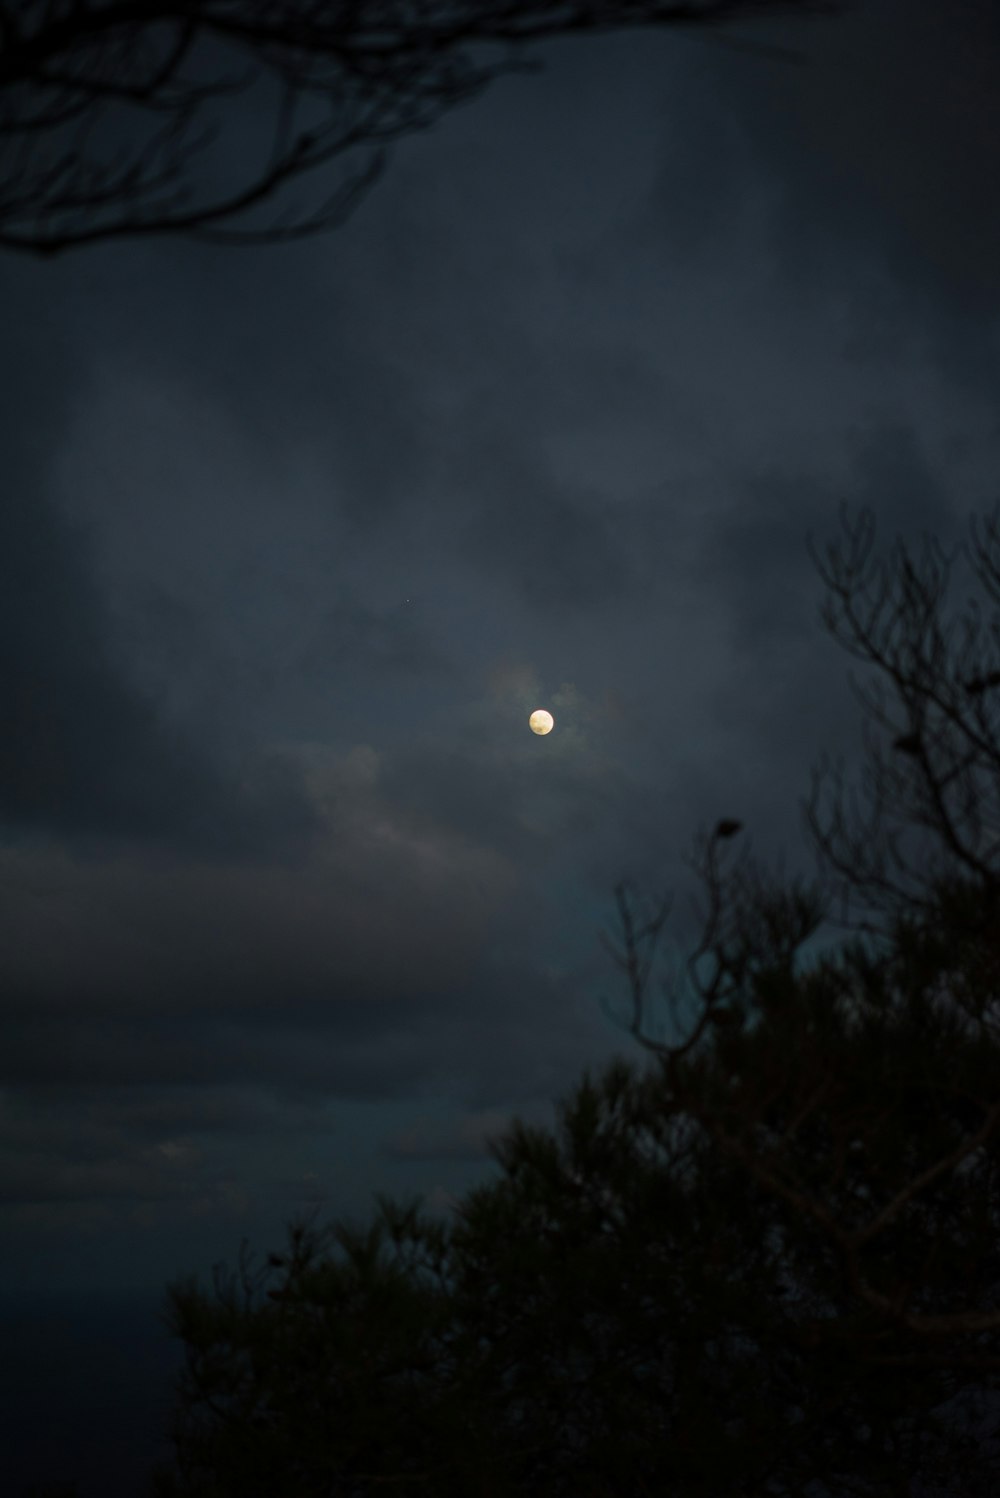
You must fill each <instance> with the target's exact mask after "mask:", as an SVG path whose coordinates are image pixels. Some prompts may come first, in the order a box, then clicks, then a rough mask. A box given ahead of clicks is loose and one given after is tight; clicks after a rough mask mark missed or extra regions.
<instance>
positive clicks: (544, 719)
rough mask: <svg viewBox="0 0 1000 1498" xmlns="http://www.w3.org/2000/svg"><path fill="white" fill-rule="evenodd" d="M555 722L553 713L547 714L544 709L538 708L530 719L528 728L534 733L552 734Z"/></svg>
mask: <svg viewBox="0 0 1000 1498" xmlns="http://www.w3.org/2000/svg"><path fill="white" fill-rule="evenodd" d="M555 722H556V720H555V718H553V716H552V714H551V713H548V712H546V711H545V709H544V707H536V708H535V711H534V712H533V713H532V715H531V717H530V718H529V719H528V727H529V728H530V729H531V731H532V733H551V732H552V730H553V728H554V727H555Z"/></svg>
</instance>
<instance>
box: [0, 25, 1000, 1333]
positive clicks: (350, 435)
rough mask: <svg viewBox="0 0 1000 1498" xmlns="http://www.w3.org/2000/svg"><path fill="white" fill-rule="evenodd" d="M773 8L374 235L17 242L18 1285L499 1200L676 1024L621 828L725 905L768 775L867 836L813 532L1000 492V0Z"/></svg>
mask: <svg viewBox="0 0 1000 1498" xmlns="http://www.w3.org/2000/svg"><path fill="white" fill-rule="evenodd" d="M743 34H745V35H748V34H750V32H749V29H745V30H744V33H743ZM756 34H758V35H762V36H763V35H765V34H766V35H768V36H774V37H782V38H783V39H784V40H786V41H788V42H790V43H794V45H796V46H797V47H798V48H799V49H800V50H801V52H802V53H803V54H804V57H805V61H804V62H803V63H801V64H799V65H795V64H792V63H788V62H782V61H777V60H772V59H768V58H764V57H761V56H754V55H751V54H748V53H746V52H742V51H736V50H729V49H726V48H724V47H722V46H720V45H719V44H718V43H715V42H712V41H710V40H708V39H707V38H706V37H704V36H701V37H698V36H695V35H693V34H685V35H681V34H680V33H679V32H676V31H670V30H669V29H668V30H664V31H662V32H659V33H654V32H647V33H641V34H633V35H631V36H614V37H608V38H600V39H591V38H588V39H580V40H574V41H565V42H560V43H556V44H552V45H549V46H547V47H545V48H543V49H541V50H540V52H539V54H538V55H539V56H541V57H543V58H544V59H545V69H544V71H543V72H541V73H539V74H534V75H527V76H520V77H515V78H508V79H505V80H501V81H499V82H498V83H497V84H496V85H495V86H494V87H493V88H492V89H491V90H490V91H489V92H488V93H487V94H486V95H484V96H483V97H481V98H480V99H479V100H477V101H475V102H473V103H471V104H469V105H467V106H465V107H463V108H461V109H458V110H456V111H455V112H453V113H452V114H450V115H449V116H448V117H447V118H446V119H445V120H444V121H443V122H442V123H441V124H440V125H439V126H437V127H436V128H435V129H433V130H432V131H429V132H427V133H424V134H421V135H420V136H417V137H412V138H410V139H407V140H405V141H404V142H402V143H401V144H400V145H399V146H398V147H397V148H396V149H395V151H394V154H393V157H392V161H391V164H390V167H389V169H388V171H387V173H386V175H385V176H384V178H383V179H382V180H381V181H380V182H379V183H378V184H377V185H376V186H375V188H374V189H373V191H372V193H371V195H370V197H369V198H367V199H366V200H365V202H364V203H363V205H362V206H361V207H360V208H359V210H358V211H357V213H356V215H355V216H354V217H353V219H352V220H351V221H350V222H349V223H348V224H347V225H346V226H345V227H344V228H341V229H339V230H337V231H336V232H333V233H330V234H327V235H324V236H321V237H318V238H314V239H308V240H304V241H301V242H298V243H291V244H285V245H277V246H271V247H264V248H247V249H234V248H219V247H212V246H207V245H198V244H192V243H189V242H185V241H182V240H178V239H169V240H168V239H150V240H147V241H128V240H126V241H123V242H119V243H112V244H106V245H97V246H94V247H90V248H87V249H84V250H80V251H74V252H71V253H70V254H68V255H67V256H65V257H64V258H60V259H57V260H54V261H49V262H43V261H38V260H32V259H28V258H25V257H19V256H15V255H13V254H11V253H7V254H6V255H4V256H3V257H2V259H0V305H2V327H3V348H4V354H5V357H4V359H3V366H2V376H0V378H2V380H3V389H2V402H0V442H2V451H3V455H4V462H3V480H4V482H3V485H2V490H0V573H2V586H0V651H2V657H0V660H2V664H0V703H2V708H0V711H2V715H3V722H4V730H3V745H2V762H0V818H2V829H3V840H2V846H0V889H2V900H0V923H2V932H3V941H2V950H0V964H2V970H0V980H2V981H0V992H2V995H3V997H2V1006H0V1057H2V1074H0V1082H2V1090H0V1109H2V1112H0V1119H2V1129H0V1213H2V1217H0V1283H2V1284H3V1286H4V1287H5V1292H6V1293H7V1294H9V1295H22V1294H24V1295H26V1294H28V1293H29V1292H30V1293H35V1292H42V1291H45V1292H55V1291H59V1292H67V1293H69V1292H72V1293H73V1295H74V1296H76V1297H77V1300H78V1301H79V1300H80V1297H81V1296H83V1295H85V1294H88V1295H89V1294H96V1293H97V1292H111V1291H114V1292H116V1293H117V1292H124V1291H129V1292H135V1293H136V1294H137V1295H141V1296H145V1297H146V1300H147V1302H148V1303H149V1304H151V1305H153V1306H154V1307H155V1305H156V1304H157V1302H158V1300H159V1297H160V1296H161V1294H162V1290H163V1287H164V1284H165V1283H166V1281H167V1280H168V1279H173V1278H175V1277H177V1276H179V1275H182V1274H188V1273H198V1274H199V1276H200V1277H201V1279H202V1282H203V1283H206V1282H207V1283H210V1270H211V1265H212V1264H213V1262H215V1261H218V1260H220V1259H224V1260H226V1261H227V1262H228V1263H229V1264H230V1265H234V1264H235V1262H236V1259H237V1254H238V1250H239V1244H240V1240H241V1239H242V1238H244V1237H246V1238H248V1239H249V1240H250V1244H251V1247H252V1248H253V1249H254V1250H255V1251H256V1253H257V1255H258V1258H259V1257H260V1256H262V1255H264V1254H266V1252H267V1251H268V1250H269V1249H273V1248H279V1247H281V1246H282V1245H283V1243H284V1241H285V1236H286V1225H287V1223H288V1222H289V1221H290V1220H291V1219H292V1218H293V1217H294V1216H296V1215H297V1214H301V1213H302V1212H303V1211H308V1210H310V1209H311V1208H312V1207H313V1206H318V1209H319V1212H320V1219H321V1220H323V1221H326V1220H330V1219H334V1218H340V1217H350V1218H351V1219H353V1220H355V1221H367V1220H369V1218H370V1216H371V1213H372V1211H373V1209H374V1203H373V1193H374V1192H376V1191H379V1192H387V1193H388V1194H390V1195H393V1196H396V1197H397V1198H404V1199H405V1198H409V1197H411V1196H412V1195H414V1194H416V1193H421V1194H422V1195H423V1196H424V1197H425V1200H426V1203H427V1205H428V1207H429V1208H430V1209H432V1210H434V1211H436V1212H440V1213H445V1212H447V1210H448V1206H449V1202H450V1201H451V1200H452V1199H453V1198H454V1196H457V1195H459V1194H461V1192H462V1191H463V1190H465V1189H466V1188H467V1187H469V1186H471V1185H473V1184H476V1183H478V1182H479V1181H482V1180H485V1179H488V1178H492V1177H493V1176H494V1175H496V1174H497V1173H498V1170H499V1167H498V1166H496V1165H495V1164H494V1163H493V1161H492V1160H491V1158H490V1157H489V1155H488V1153H487V1151H486V1145H485V1138H486V1136H487V1135H489V1134H491V1133H494V1134H495V1133H498V1132H501V1131H502V1130H503V1128H504V1126H505V1125H506V1124H507V1123H508V1122H509V1121H510V1120H511V1119H512V1118H513V1117H514V1116H515V1115H517V1116H520V1117H522V1118H524V1119H525V1120H528V1121H531V1122H550V1121H552V1120H553V1119H554V1117H555V1112H554V1106H553V1105H554V1102H555V1100H556V1099H558V1098H559V1097H561V1096H564V1095H565V1094H566V1093H567V1092H568V1091H570V1090H571V1089H572V1088H573V1086H574V1084H575V1083H576V1082H577V1081H578V1080H579V1079H580V1077H581V1074H582V1071H583V1068H584V1067H585V1066H588V1065H589V1066H600V1065H601V1064H603V1063H604V1062H605V1061H607V1060H609V1059H610V1058H611V1057H612V1055H614V1054H616V1053H618V1054H624V1055H627V1056H629V1057H630V1058H631V1059H633V1060H634V1061H635V1062H636V1064H637V1065H645V1064H647V1062H646V1058H645V1053H644V1052H643V1051H642V1050H641V1049H640V1048H639V1047H638V1046H637V1045H636V1044H635V1043H634V1042H633V1041H632V1040H631V1039H630V1038H629V1037H628V1035H627V1034H625V1033H624V1031H623V1030H622V1029H621V1028H616V1026H615V1024H614V1023H613V1022H612V1020H611V1019H610V1018H609V1017H608V1015H607V1013H605V1011H604V1009H603V1008H602V1006H601V999H602V997H604V998H605V999H606V1000H607V1001H608V1004H609V1006H610V1007H611V1008H614V1007H616V1000H617V1007H618V1008H619V1010H620V1011H621V1012H622V1013H623V1014H624V1012H625V1009H626V1005H625V997H626V995H625V990H624V987H623V981H622V979H621V977H620V975H618V974H616V971H615V968H614V965H613V963H612V961H611V959H610V957H609V956H608V955H607V953H606V951H605V950H604V948H603V947H602V946H601V944H600V940H599V937H600V932H601V930H602V929H607V928H609V927H611V926H612V925H613V919H614V900H613V888H614V885H615V883H616V882H617V881H618V880H619V879H621V878H622V877H626V876H627V877H630V878H633V879H635V880H637V881H638V882H639V883H640V884H641V886H642V887H643V888H645V889H646V890H647V891H648V892H649V893H650V894H657V893H660V894H664V893H667V892H673V894H674V896H675V904H674V918H673V920H672V922H671V925H670V932H671V935H672V938H673V940H674V941H675V942H676V943H677V944H678V947H679V948H680V949H683V947H684V944H685V938H686V936H689V935H690V933H691V931H692V929H693V928H692V926H691V918H690V915H689V906H690V898H691V896H692V895H696V894H697V892H698V886H697V883H696V881H695V880H694V878H693V876H692V874H691V873H690V872H689V871H688V869H687V868H686V866H685V863H684V859H685V857H686V856H688V855H690V853H691V850H692V846H693V840H694V838H695V835H696V834H697V832H698V831H699V829H705V828H707V827H710V826H711V825H712V824H713V822H714V821H715V820H716V819H717V818H718V817H720V816H735V817H739V818H740V819H742V821H743V822H744V823H745V826H746V829H747V832H746V834H745V835H746V836H749V838H750V840H751V847H752V850H753V852H754V853H755V854H758V855H760V856H761V858H763V859H764V860H765V861H773V859H774V858H775V857H776V855H777V854H778V853H779V852H780V851H781V850H782V849H783V850H784V852H785V858H786V869H787V870H788V871H793V870H795V869H798V868H801V869H803V870H804V871H807V872H809V871H811V870H812V869H813V866H814V865H813V859H812V855H811V853H810V852H809V850H808V848H807V846H806V844H805V842H804V839H803V835H802V830H801V821H800V815H801V814H800V802H801V799H802V797H804V796H805V795H806V794H807V793H808V790H809V779H810V771H811V769H812V767H813V765H814V764H816V762H817V760H818V758H819V756H820V754H821V752H822V751H824V750H829V751H832V752H834V753H837V752H841V753H843V754H844V755H845V756H846V757H847V762H848V766H849V767H850V766H855V767H857V768H859V769H860V765H861V762H862V761H861V740H860V724H861V721H862V714H861V711H860V709H859V707H858V705H857V703H856V699H855V698H854V696H853V695H852V693H851V689H850V686H849V673H850V670H851V665H852V663H851V661H850V660H849V658H848V657H847V656H846V655H845V653H844V652H843V651H842V650H840V649H839V648H838V647H837V646H836V645H834V644H833V643H832V642H831V641H830V640H829V638H828V637H827V635H826V634H825V633H824V631H823V628H822V625H821V624H820V622H819V609H820V606H821V604H822V601H823V597H824V589H823V585H822V583H821V580H820V578H819V576H818V574H817V572H816V569H815V566H814V564H813V562H812V560H811V559H810V557H809V554H808V550H807V545H806V540H807V536H809V535H810V534H811V535H812V536H813V537H814V538H815V539H816V540H817V541H818V542H820V543H823V542H825V541H827V540H834V539H836V538H837V536H838V534H840V532H839V526H838V519H837V514H838V506H839V505H840V504H841V502H842V501H846V502H847V503H848V504H849V506H850V507H851V512H852V513H857V510H858V509H859V508H860V507H861V506H868V507H870V509H871V510H872V512H873V514H874V516H875V519H876V523H877V527H878V536H879V541H880V544H882V545H883V546H888V544H889V543H891V541H892V540H893V538H894V537H895V536H896V535H897V534H901V535H903V536H905V537H907V538H908V539H915V538H917V537H918V536H919V535H920V534H921V533H922V532H924V531H930V532H931V533H932V534H934V535H935V536H937V537H939V538H940V539H941V540H942V541H943V542H944V543H946V544H954V543H955V542H956V541H958V540H960V539H961V538H962V537H963V536H965V535H967V533H968V526H967V522H968V517H969V515H970V514H972V513H976V514H982V513H985V512H987V511H989V510H991V509H992V507H993V506H994V505H995V504H996V503H997V500H998V499H1000V487H998V484H997V472H998V459H1000V416H998V407H997V399H996V396H997V389H998V376H1000V339H998V332H1000V318H998V312H1000V195H998V193H997V191H996V178H997V160H998V150H1000V87H998V83H1000V79H998V62H1000V14H998V12H997V9H996V7H995V6H994V5H993V4H992V3H990V0H979V3H973V0H964V3H956V4H953V5H950V6H942V5H940V4H935V3H931V0H924V3H919V4H918V3H914V0H872V3H868V4H864V3H859V4H857V5H856V6H855V9H854V14H852V15H850V16H848V17H844V18H838V19H832V20H813V21H809V22H807V23H804V24H801V25H798V26H791V25H785V26H778V25H770V26H768V27H767V28H758V29H757V33H756ZM237 124H238V127H239V121H238V122H237ZM240 128H245V130H246V132H247V139H249V138H250V137H251V136H252V135H253V133H254V132H255V131H258V132H259V130H260V128H261V127H260V121H259V120H257V119H251V118H250V117H249V115H246V116H245V118H244V120H243V123H242V127H240ZM237 139H238V137H237ZM308 191H309V190H308V189H300V190H299V194H300V196H302V195H306V196H308ZM962 601H963V600H962V597H961V595H960V594H956V605H958V604H960V603H961V602H962ZM855 669H857V668H855ZM535 707H545V708H548V709H549V710H550V711H551V712H552V713H553V715H554V717H555V729H554V731H553V733H552V734H551V735H549V736H548V737H545V738H540V737H536V736H535V735H534V734H532V733H531V732H530V731H529V728H528V715H529V713H530V712H531V710H532V709H533V708H535Z"/></svg>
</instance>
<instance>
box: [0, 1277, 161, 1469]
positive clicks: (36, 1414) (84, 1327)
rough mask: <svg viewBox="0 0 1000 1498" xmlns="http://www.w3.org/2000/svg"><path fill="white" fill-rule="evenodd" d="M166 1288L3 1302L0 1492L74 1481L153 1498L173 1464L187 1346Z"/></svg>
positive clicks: (1, 1299)
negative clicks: (167, 1306)
mask: <svg viewBox="0 0 1000 1498" xmlns="http://www.w3.org/2000/svg"><path fill="white" fill-rule="evenodd" d="M162 1293H163V1292H162V1290H157V1291H155V1292H148V1293H145V1294H142V1293H138V1292H132V1293H130V1294H125V1293H121V1294H107V1293H94V1294H88V1295H83V1294H80V1293H79V1292H76V1293H68V1292H67V1293H62V1294H57V1293H51V1294H46V1295H44V1296H42V1295H37V1294H35V1295H28V1294H24V1295H21V1296H18V1297H17V1298H13V1297H10V1296H2V1297H0V1491H2V1493H3V1495H4V1498H24V1493H25V1491H26V1489H27V1487H28V1485H29V1484H30V1483H42V1482H70V1481H75V1482H76V1483H77V1485H78V1491H79V1495H80V1498H146V1494H147V1492H148V1481H149V1474H150V1471H151V1469H152V1466H153V1464H154V1462H156V1461H158V1460H161V1459H169V1456H170V1451H171V1448H170V1445H169V1443H168V1442H167V1440H166V1437H165V1433H164V1432H165V1428H166V1424H167V1421H168V1419H169V1415H170V1410H171V1407H172V1402H173V1401H172V1395H171V1381H172V1379H173V1377H174V1375H175V1374H176V1373H177V1372H178V1371H179V1370H180V1368H181V1367H182V1366H183V1363H184V1348H183V1345H182V1344H181V1342H180V1341H178V1340H176V1339H175V1338H172V1337H171V1336H170V1335H169V1334H168V1332H167V1330H166V1328H165V1327H164V1326H162V1325H161V1324H160V1322H159V1321H158V1319H157V1318H158V1315H159V1312H160V1310H161V1305H162Z"/></svg>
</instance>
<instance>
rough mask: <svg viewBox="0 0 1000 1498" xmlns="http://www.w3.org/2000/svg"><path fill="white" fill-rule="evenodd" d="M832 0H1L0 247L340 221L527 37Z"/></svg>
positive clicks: (282, 233) (275, 232)
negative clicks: (303, 182) (231, 128)
mask: <svg viewBox="0 0 1000 1498" xmlns="http://www.w3.org/2000/svg"><path fill="white" fill-rule="evenodd" d="M843 8H844V7H843V6H842V5H840V4H836V3H833V0H326V3H317V0H141V3H136V0H0V245H4V246H6V247H7V248H8V249H12V250H20V251H26V252H29V253H32V254H36V255H54V254H57V253H60V252H61V251H65V250H67V249H71V248H74V247H77V246H80V245H83V244H87V243H90V242H93V241H95V240H107V239H111V238H120V237H122V236H126V235H127V236H138V235H149V234H167V233H170V234H184V235H186V236H189V237H193V238H197V239H201V240H206V241H210V242H214V243H244V244H253V243H262V242H268V241H273V240H280V239H289V238H294V237H299V236H302V235H305V234H312V233H316V232H318V231H319V230H323V229H329V228H334V227H336V226H337V225H339V224H342V223H343V222H344V221H345V220H346V219H347V218H348V217H349V216H350V214H351V213H352V212H353V211H354V209H355V208H356V206H357V204H358V203H359V202H360V201H361V199H362V198H363V197H364V195H365V194H366V193H367V191H368V189H369V188H370V187H371V186H372V185H373V183H374V182H375V181H376V180H377V179H378V177H379V176H380V175H381V173H382V172H383V170H384V168H385V166H386V162H387V159H388V151H389V148H390V147H391V145H392V143H393V142H394V141H396V140H398V139H400V138H401V137H402V136H404V135H408V134H411V133H413V132H414V131H417V130H424V129H427V128H428V127H429V126H431V125H433V124H435V123H436V122H437V120H439V119H440V118H441V117H442V116H443V115H444V114H446V113H447V112H448V111H449V110H451V109H453V108H455V107H456V106H457V105H459V104H461V103H464V102H466V101H467V100H470V99H472V98H474V97H476V96H477V95H478V94H480V93H482V92H483V90H484V89H485V88H486V87H487V86H488V85H489V84H490V83H491V82H492V81H493V80H494V79H496V78H497V77H499V76H501V75H502V74H504V73H509V72H511V71H517V70H521V71H524V70H529V69H532V68H536V67H537V66H538V62H537V59H536V58H533V57H532V56H531V55H530V53H529V52H528V51H527V50H526V49H528V48H529V47H530V46H531V44H533V43H539V42H543V41H545V40H548V39H550V38H554V37H560V36H567V35H572V34H583V33H590V34H596V33H601V32H609V31H622V30H625V29H634V28H635V27H640V26H642V27H661V26H672V27H689V28H690V27H697V28H703V29H712V30H713V31H714V30H716V29H719V28H723V27H726V26H728V25H729V24H732V23H740V22H743V21H747V22H750V21H757V20H761V19H766V18H767V17H771V16H778V17H780V16H805V15H820V14H830V13H836V12H839V11H840V10H842V9H843ZM726 39H727V41H728V42H730V43H731V44H736V45H747V46H749V47H750V48H751V49H753V48H754V46H755V44H754V43H753V42H747V41H745V40H743V39H740V38H731V37H729V36H728V33H727V34H726ZM757 49H758V50H763V51H772V52H775V51H776V52H778V53H779V54H781V55H783V56H785V55H788V53H787V52H786V51H784V49H782V48H775V47H767V46H764V45H763V44H757ZM255 89H256V90H257V92H256V93H254V90H255ZM241 106H242V109H241ZM260 117H263V118H265V119H270V120H271V121H272V129H271V139H270V145H269V148H268V149H267V151H265V152H264V153H262V159H260V160H257V159H254V162H253V166H252V168H251V169H250V170H249V171H247V170H245V167H246V165H247V158H248V156H250V157H254V155H255V147H254V145H253V136H254V125H255V121H256V120H257V119H258V118H260ZM226 124H235V126H236V127H237V136H236V140H237V149H236V152H235V155H234V152H233V150H232V148H230V151H229V156H230V160H229V163H228V165H227V166H225V167H224V168H223V169H222V171H221V179H220V180H215V181H214V182H213V181H212V173H211V172H207V171H205V170H204V161H203V160H202V154H203V152H204V151H205V148H206V147H208V146H211V145H212V143H213V142H214V141H215V140H216V138H217V137H218V136H219V134H220V129H221V128H222V127H223V126H224V125H226ZM237 163H238V164H237ZM199 166H201V168H202V170H199ZM324 172H325V177H326V180H325V183H324V186H323V188H322V189H321V192H320V195H319V201H318V203H315V204H314V206H312V207H309V208H303V207H301V206H300V205H299V204H298V203H292V202H289V200H288V198H287V194H286V192H285V189H287V188H288V187H289V186H290V185H293V184H295V183H297V182H299V181H300V179H306V178H312V179H314V180H315V179H316V177H317V175H319V176H323V174H324ZM215 177H216V178H217V179H219V178H220V172H219V170H218V169H217V170H216V173H215ZM264 204H274V205H275V206H278V205H279V204H280V205H281V206H280V209H279V211H278V213H277V215H276V217H275V218H274V219H273V220H272V221H271V222H270V223H264V224H262V223H261V222H260V221H259V220H258V219H257V218H255V211H256V210H257V209H258V208H260V207H261V206H262V205H264Z"/></svg>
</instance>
